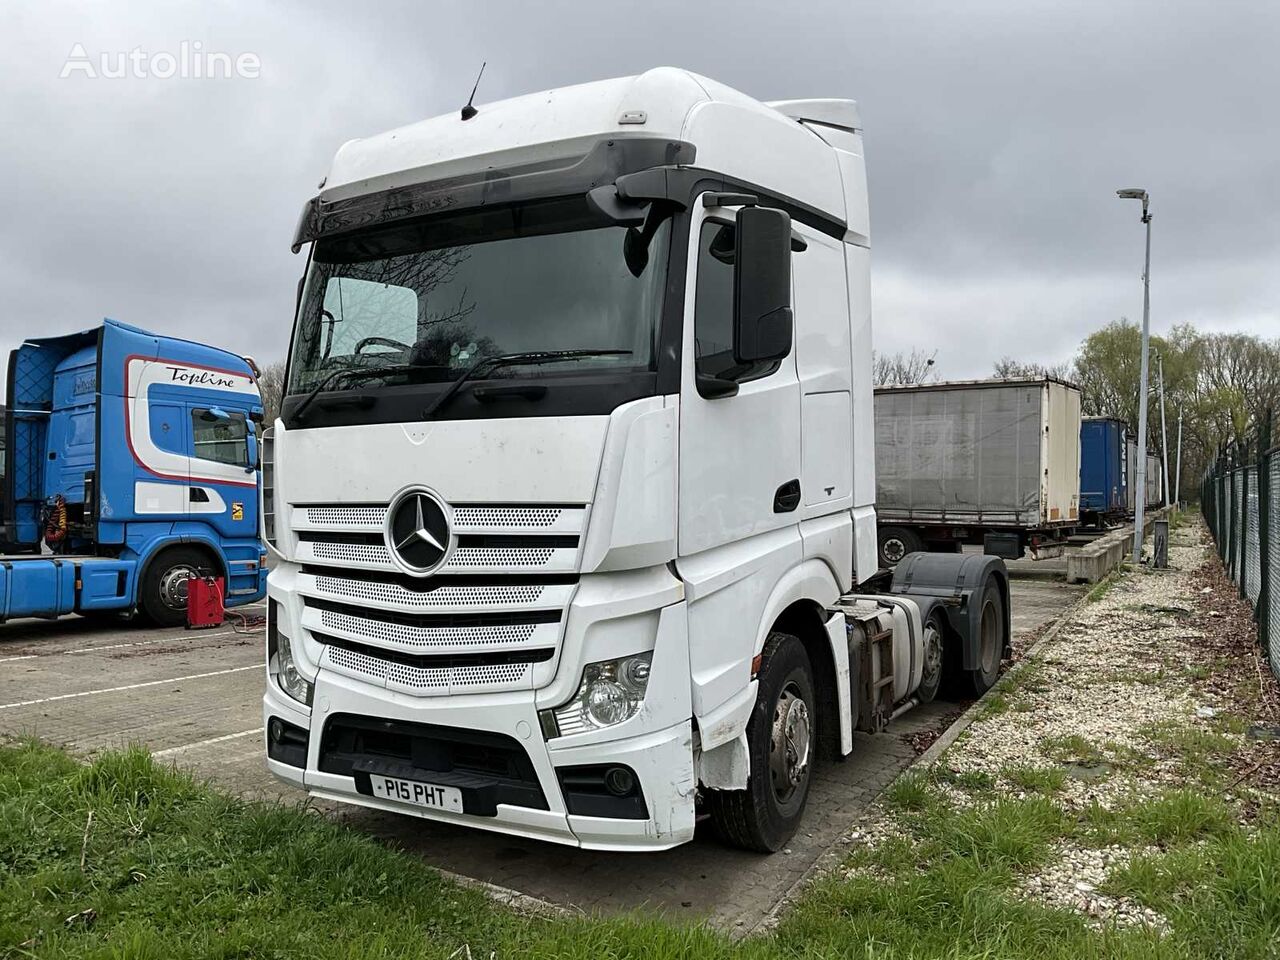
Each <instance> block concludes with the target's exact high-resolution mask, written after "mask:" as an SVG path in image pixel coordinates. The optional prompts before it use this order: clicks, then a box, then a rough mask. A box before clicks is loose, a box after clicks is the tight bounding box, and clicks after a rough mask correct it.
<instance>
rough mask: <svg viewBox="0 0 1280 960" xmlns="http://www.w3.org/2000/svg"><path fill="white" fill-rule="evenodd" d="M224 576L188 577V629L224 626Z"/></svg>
mask: <svg viewBox="0 0 1280 960" xmlns="http://www.w3.org/2000/svg"><path fill="white" fill-rule="evenodd" d="M222 598H223V579H222V577H189V578H188V579H187V629H188V630H203V629H205V628H206V627H220V626H222Z"/></svg>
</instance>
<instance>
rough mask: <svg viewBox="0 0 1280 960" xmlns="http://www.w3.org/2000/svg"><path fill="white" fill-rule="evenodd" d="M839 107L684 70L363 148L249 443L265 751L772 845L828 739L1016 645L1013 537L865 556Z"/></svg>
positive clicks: (858, 197) (851, 218)
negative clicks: (750, 90) (277, 404)
mask: <svg viewBox="0 0 1280 960" xmlns="http://www.w3.org/2000/svg"><path fill="white" fill-rule="evenodd" d="M868 236H869V231H868V218H867V188H866V178H865V169H864V165H863V156H862V132H861V123H860V121H859V119H858V111H857V107H856V105H855V104H854V103H853V102H852V101H848V100H794V101H781V102H774V103H761V102H758V101H756V100H753V99H751V98H750V97H747V96H745V95H743V94H741V93H738V92H736V91H734V90H732V89H729V88H728V87H725V86H723V85H721V84H719V83H715V82H713V81H711V80H708V79H706V78H704V77H700V76H697V75H694V74H692V73H689V72H686V71H684V70H677V69H669V68H662V69H655V70H651V71H649V72H647V73H645V74H642V75H640V76H637V77H629V78H625V79H619V80H607V81H602V82H598V83H588V84H584V85H582V86H575V87H569V88H566V89H558V90H551V91H548V92H544V93H537V94H533V95H531V96H524V97H517V98H515V99H511V100H505V101H502V102H500V103H492V104H487V105H481V106H480V107H479V108H478V110H476V109H474V108H472V107H471V106H470V105H468V107H467V108H466V109H464V110H463V112H462V113H461V115H459V114H451V115H448V116H443V117H437V118H435V119H433V120H427V121H424V122H422V123H416V124H412V125H410V126H406V127H402V128H400V129H397V130H392V131H390V132H389V133H384V134H381V135H379V136H375V137H371V138H368V139H364V140H353V141H351V142H349V143H347V144H345V145H344V146H343V147H342V148H341V149H340V150H339V151H338V154H337V156H336V157H335V159H334V161H333V165H332V168H331V170H330V172H329V174H328V176H327V177H326V178H325V180H324V181H323V182H322V183H321V186H320V191H319V193H318V194H317V195H316V196H315V197H314V198H313V199H312V200H310V202H308V203H307V204H306V205H305V207H304V210H303V214H302V218H301V221H300V223H299V225H298V231H297V235H296V237H295V240H294V249H295V251H298V250H301V249H303V248H304V247H305V248H307V249H308V250H309V254H308V261H307V267H306V272H305V276H304V278H303V280H302V281H301V283H300V285H299V290H298V303H297V316H296V321H295V325H294V330H293V337H292V344H291V347H290V354H289V369H288V378H287V390H286V393H287V396H286V398H285V400H284V402H283V405H282V411H281V415H280V417H279V418H278V419H277V420H276V421H275V423H274V425H273V427H272V429H271V431H270V437H269V438H268V439H267V440H266V442H265V445H264V451H263V466H264V482H263V486H264V492H263V497H264V503H263V505H262V516H263V522H264V530H263V534H264V537H265V539H266V541H267V542H268V543H269V545H270V547H271V549H272V550H273V551H274V552H275V554H276V557H277V562H276V563H275V567H274V569H273V570H272V572H271V575H270V579H269V585H268V594H269V629H268V650H267V685H266V695H265V697H264V700H263V712H264V721H265V724H266V730H267V764H268V766H269V767H270V769H271V770H272V772H273V773H275V774H276V775H277V776H279V777H280V778H282V779H284V780H286V781H288V782H290V783H293V784H295V785H297V786H298V787H301V788H302V789H304V790H306V791H307V792H308V793H310V794H312V795H314V796H317V797H322V798H326V799H330V800H339V801H346V802H350V803H357V804H363V805H365V806H369V807H376V808H379V809H382V810H390V811H396V812H399V813H406V814H416V815H418V816H422V817H427V818H430V819H434V820H442V821H447V822H450V823H455V824H465V825H469V826H474V827H483V828H487V829H490V830H496V831H502V832H504V833H508V834H516V835H520V836H524V837H536V838H541V839H544V840H550V841H555V842H559V843H566V844H573V845H577V846H581V847H589V848H594V849H602V850H660V849H664V848H668V847H672V846H675V845H677V844H680V843H684V842H686V841H688V840H689V839H690V838H692V837H693V834H694V826H695V823H696V822H697V821H698V819H699V818H700V817H701V816H703V815H706V816H709V817H710V819H711V821H712V822H713V824H714V826H715V828H716V830H717V831H718V832H719V834H720V835H721V836H722V837H723V838H724V839H726V840H727V841H729V842H731V843H733V844H737V845H740V846H744V847H748V848H752V849H757V850H764V851H770V850H776V849H778V848H779V847H780V846H781V845H782V844H783V843H784V842H785V841H786V840H787V838H788V837H790V836H791V834H792V833H793V832H794V831H795V830H796V828H797V825H798V823H799V822H800V819H801V817H802V815H803V812H804V807H805V800H806V797H807V795H808V792H809V786H810V783H811V781H812V778H813V775H814V764H815V763H816V762H818V761H819V760H820V759H823V760H825V759H827V758H832V759H838V758H840V757H842V756H845V755H847V754H848V753H850V751H851V750H852V749H853V745H854V731H855V730H857V729H863V730H869V731H875V730H878V729H880V728H881V727H883V725H884V724H886V723H887V722H888V721H889V720H890V719H892V718H893V717H895V716H897V715H898V714H899V713H901V712H902V711H904V710H906V709H909V708H910V707H912V706H914V705H916V704H917V703H920V702H924V701H927V700H929V699H931V698H932V697H933V696H934V695H935V694H936V693H937V692H938V689H939V685H940V683H942V682H943V681H944V679H946V678H949V679H950V681H951V683H952V684H953V685H954V686H956V687H958V688H967V689H968V691H969V692H970V693H972V692H975V691H977V692H981V691H983V690H985V689H986V688H987V687H989V686H990V685H991V684H992V683H993V682H994V680H995V678H996V676H997V673H998V670H999V667H1000V662H1001V659H1002V657H1003V656H1005V655H1006V654H1007V651H1008V643H1009V593H1008V583H1007V578H1006V574H1005V569H1004V566H1003V562H1002V561H1001V560H999V559H998V558H995V557H983V556H959V555H939V554H934V555H930V554H917V555H914V556H911V557H908V558H906V559H905V560H904V561H903V562H902V563H899V564H898V565H897V567H896V569H895V571H894V572H893V574H892V579H891V580H890V579H889V577H888V575H878V570H877V543H876V518H875V508H874V496H875V470H874V464H875V447H874V438H873V433H872V431H873V407H872V376H871V309H870V294H869V272H868V258H869V240H868Z"/></svg>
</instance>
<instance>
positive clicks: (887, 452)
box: [875, 378, 1081, 566]
mask: <svg viewBox="0 0 1280 960" xmlns="http://www.w3.org/2000/svg"><path fill="white" fill-rule="evenodd" d="M875 411H876V513H877V516H878V518H879V522H880V528H881V534H880V546H881V557H880V559H881V562H882V563H884V564H885V565H886V566H891V565H893V564H895V563H897V562H898V560H900V559H901V557H902V556H904V555H905V554H907V553H910V552H911V551H912V550H919V549H923V548H925V547H926V546H927V547H929V548H931V549H954V546H955V544H957V543H984V544H985V546H986V548H987V551H988V552H991V553H995V554H997V555H999V556H1005V557H1019V556H1022V553H1023V551H1024V550H1025V549H1027V548H1030V549H1031V550H1032V552H1033V554H1034V555H1037V556H1039V555H1051V554H1053V553H1054V552H1055V551H1058V550H1060V549H1061V545H1062V542H1063V540H1064V538H1065V537H1066V535H1067V534H1068V533H1069V532H1070V531H1071V530H1073V529H1074V528H1075V526H1076V525H1077V524H1078V522H1079V517H1080V419H1081V417H1080V390H1079V389H1078V388H1077V387H1075V386H1073V385H1071V384H1069V383H1066V382H1064V381H1061V380H1055V379H1052V378H1042V379H1033V380H1026V379H1017V380H1012V379H1011V380H967V381H953V382H939V383H929V384H921V385H915V386H892V387H878V388H877V389H876V391H875Z"/></svg>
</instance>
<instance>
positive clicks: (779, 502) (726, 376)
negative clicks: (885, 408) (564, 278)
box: [676, 201, 804, 747]
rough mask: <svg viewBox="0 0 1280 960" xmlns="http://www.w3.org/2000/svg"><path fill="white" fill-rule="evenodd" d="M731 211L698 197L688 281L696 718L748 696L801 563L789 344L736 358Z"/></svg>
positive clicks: (683, 424) (686, 543) (683, 392)
mask: <svg viewBox="0 0 1280 960" xmlns="http://www.w3.org/2000/svg"><path fill="white" fill-rule="evenodd" d="M735 212H736V211H734V210H730V209H726V208H722V207H710V208H706V207H704V206H703V203H702V202H700V201H699V202H695V204H694V205H693V207H692V213H691V218H692V222H691V224H690V236H689V258H688V263H689V265H690V269H689V271H688V276H687V278H686V284H685V310H684V332H683V360H682V367H683V369H682V376H681V388H680V445H679V473H680V480H679V489H680V499H679V528H678V551H677V560H676V567H677V570H678V571H679V574H680V576H681V578H682V579H683V580H684V582H685V598H686V604H687V611H688V618H689V668H690V676H691V677H692V678H693V684H692V703H693V709H694V715H695V716H697V717H705V716H707V715H708V714H710V713H712V712H713V711H715V710H717V709H718V708H721V707H723V706H724V705H725V704H726V703H728V702H729V700H730V699H731V698H733V697H738V696H741V695H742V692H743V691H744V690H749V689H750V686H749V684H750V678H751V660H752V657H753V656H754V654H755V653H756V650H757V640H758V639H760V637H758V633H759V631H760V629H761V628H760V624H761V622H762V618H763V617H764V612H765V607H766V605H767V604H768V602H769V598H770V596H771V595H772V593H773V591H774V588H775V587H776V586H777V584H778V582H779V580H780V579H781V577H782V576H783V575H784V574H785V573H786V571H788V570H791V569H794V568H795V567H796V566H797V565H798V564H799V563H800V562H801V561H802V559H803V546H802V541H801V537H800V526H799V523H800V519H801V514H802V512H803V509H802V508H803V503H804V501H803V491H802V490H801V455H800V454H801V449H800V383H799V380H798V379H797V376H796V355H795V348H794V344H793V346H792V349H791V351H790V353H788V354H787V355H786V356H785V357H783V358H781V359H779V360H771V361H758V362H756V363H753V364H739V363H736V362H735V360H734V348H733V339H734V331H733V312H734V260H735V256H736V250H737V237H736V227H735ZM801 255H803V254H801ZM792 285H793V286H794V283H793V284H792ZM707 745H708V744H707V742H706V741H704V747H705V746H707ZM712 745H713V746H714V745H715V744H712Z"/></svg>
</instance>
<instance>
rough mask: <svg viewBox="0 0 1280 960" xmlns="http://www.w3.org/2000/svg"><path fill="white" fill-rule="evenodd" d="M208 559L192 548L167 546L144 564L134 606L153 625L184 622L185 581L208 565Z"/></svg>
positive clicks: (185, 605)
mask: <svg viewBox="0 0 1280 960" xmlns="http://www.w3.org/2000/svg"><path fill="white" fill-rule="evenodd" d="M208 565H209V558H208V557H207V556H205V554H204V553H203V552H202V551H200V550H196V549H194V548H193V547H170V548H169V549H167V550H163V551H161V552H160V553H159V554H157V555H156V557H155V558H154V559H153V560H152V561H151V562H150V563H149V564H148V565H147V571H146V573H144V574H143V576H142V584H141V586H140V588H139V594H138V605H139V606H140V607H141V608H142V612H143V614H145V615H146V618H147V619H148V620H149V621H151V623H153V624H155V625H156V626H157V627H180V626H182V625H183V624H184V623H186V622H187V580H188V579H190V578H191V577H196V576H199V575H200V568H201V567H208Z"/></svg>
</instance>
